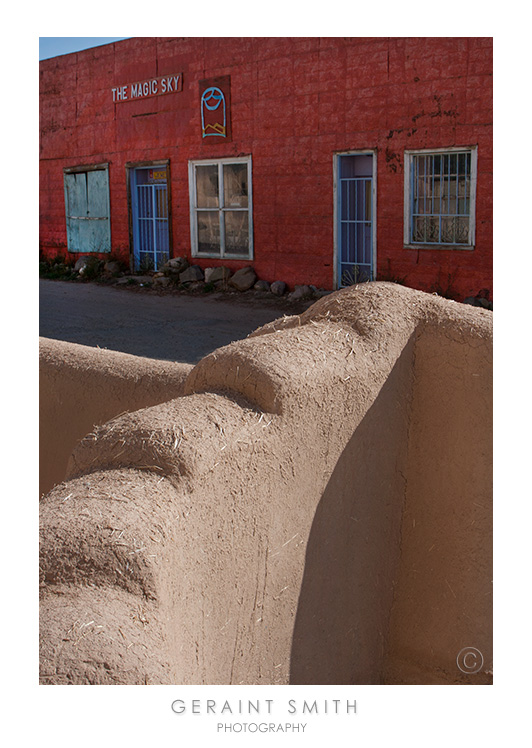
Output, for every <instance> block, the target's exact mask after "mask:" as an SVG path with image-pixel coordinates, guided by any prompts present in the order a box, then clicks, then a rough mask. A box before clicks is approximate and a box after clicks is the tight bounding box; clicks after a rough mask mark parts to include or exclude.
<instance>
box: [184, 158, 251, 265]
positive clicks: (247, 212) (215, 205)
mask: <svg viewBox="0 0 532 748" xmlns="http://www.w3.org/2000/svg"><path fill="white" fill-rule="evenodd" d="M189 191H190V233H191V240H192V256H193V257H228V258H235V259H236V258H245V259H248V260H251V259H253V220H252V199H251V156H245V157H243V158H223V159H209V160H203V161H190V162H189Z"/></svg>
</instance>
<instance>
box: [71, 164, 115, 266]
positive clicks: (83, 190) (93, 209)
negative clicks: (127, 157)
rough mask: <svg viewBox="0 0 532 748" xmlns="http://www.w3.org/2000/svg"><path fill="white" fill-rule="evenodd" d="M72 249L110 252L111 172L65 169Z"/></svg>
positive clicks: (76, 250)
mask: <svg viewBox="0 0 532 748" xmlns="http://www.w3.org/2000/svg"><path fill="white" fill-rule="evenodd" d="M65 206H66V223H67V241H68V251H69V252H83V253H85V252H110V251H111V222H110V219H109V172H108V170H107V169H106V168H105V169H94V170H90V171H75V172H65Z"/></svg>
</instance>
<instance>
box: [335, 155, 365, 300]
mask: <svg viewBox="0 0 532 748" xmlns="http://www.w3.org/2000/svg"><path fill="white" fill-rule="evenodd" d="M337 196H338V208H337V216H338V232H337V237H338V239H337V259H338V268H337V272H338V275H337V278H338V287H339V288H342V287H344V286H350V285H352V284H353V283H360V282H362V281H368V280H373V277H374V267H373V266H374V251H373V250H374V243H373V155H372V154H366V153H364V154H349V155H345V156H338V180H337Z"/></svg>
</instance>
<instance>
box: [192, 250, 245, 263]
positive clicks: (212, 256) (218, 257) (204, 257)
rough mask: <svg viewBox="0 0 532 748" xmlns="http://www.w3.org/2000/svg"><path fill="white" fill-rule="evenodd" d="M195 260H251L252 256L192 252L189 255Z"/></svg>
mask: <svg viewBox="0 0 532 748" xmlns="http://www.w3.org/2000/svg"><path fill="white" fill-rule="evenodd" d="M191 256H192V257H193V258H194V259H195V260H246V261H247V262H252V260H253V257H252V256H251V255H228V254H225V255H220V254H206V253H205V254H204V253H203V252H202V253H201V254H195V253H194V252H193V253H192V255H191Z"/></svg>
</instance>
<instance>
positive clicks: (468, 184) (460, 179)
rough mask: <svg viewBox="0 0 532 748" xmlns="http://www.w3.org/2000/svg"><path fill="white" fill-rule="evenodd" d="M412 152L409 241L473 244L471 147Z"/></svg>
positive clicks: (457, 244) (452, 244)
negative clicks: (445, 150) (468, 148)
mask: <svg viewBox="0 0 532 748" xmlns="http://www.w3.org/2000/svg"><path fill="white" fill-rule="evenodd" d="M409 155H410V168H409V177H410V190H409V193H408V192H407V194H409V195H410V208H409V216H408V218H409V230H408V236H407V237H405V238H406V240H407V243H408V244H412V245H416V244H417V245H419V244H422V245H423V244H428V245H441V246H463V247H468V246H471V245H472V244H473V208H474V183H475V180H474V177H475V174H474V166H475V162H474V156H475V155H476V153H475V152H474V151H471V150H465V149H464V150H455V151H447V152H431V153H429V152H425V153H414V154H409Z"/></svg>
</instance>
